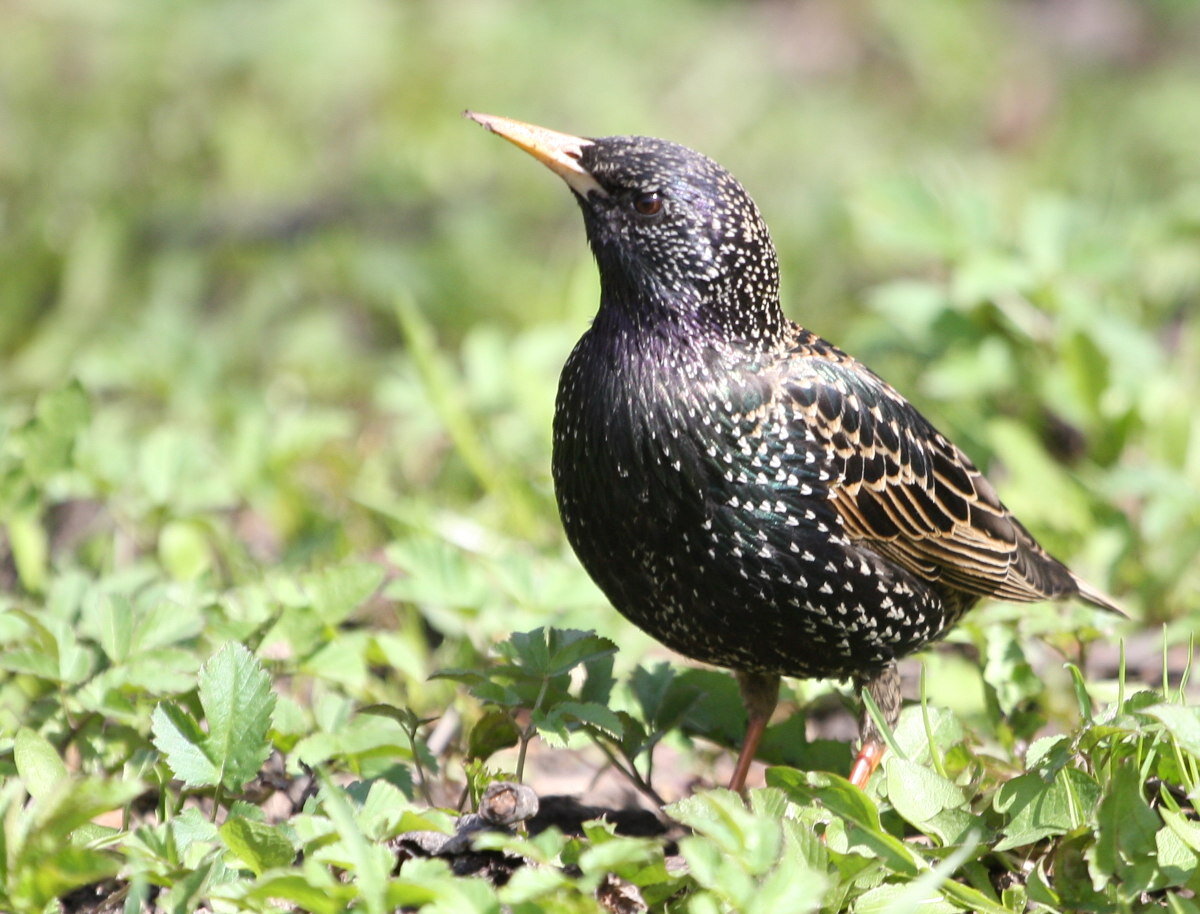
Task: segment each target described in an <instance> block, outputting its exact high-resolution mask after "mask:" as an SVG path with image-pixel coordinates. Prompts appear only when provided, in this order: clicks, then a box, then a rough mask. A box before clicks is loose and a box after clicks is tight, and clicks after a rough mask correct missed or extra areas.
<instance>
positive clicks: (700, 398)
mask: <svg viewBox="0 0 1200 914" xmlns="http://www.w3.org/2000/svg"><path fill="white" fill-rule="evenodd" d="M466 116H467V117H469V118H471V119H472V120H474V121H477V122H478V123H479V124H482V125H483V126H484V127H486V128H487V129H489V130H491V131H493V132H495V133H498V134H499V135H500V136H502V137H504V138H505V139H507V140H510V141H511V142H513V143H514V144H516V145H517V146H519V147H520V148H521V149H523V150H525V151H526V152H528V153H530V154H531V155H533V156H534V157H535V158H537V159H538V160H539V161H541V162H542V163H543V164H545V165H547V166H549V168H550V169H551V170H552V171H554V172H555V173H556V174H558V176H559V177H561V178H562V179H563V180H565V181H566V183H567V185H568V186H569V187H570V189H571V190H572V191H573V193H574V195H575V198H576V200H577V202H578V203H579V207H580V209H581V210H582V211H583V221H584V226H585V227H586V229H587V238H588V242H589V243H590V245H591V248H592V252H593V253H594V255H595V258H596V262H597V265H598V267H599V270H600V307H599V310H598V312H597V314H596V317H595V320H594V321H593V322H592V325H591V327H590V328H589V329H588V330H587V332H586V333H584V335H583V337H582V338H581V339H580V340H579V342H578V344H577V345H576V346H575V349H574V351H573V352H572V353H571V356H570V358H569V359H568V360H567V363H566V366H565V367H564V368H563V372H562V377H561V379H560V381H559V387H558V398H557V402H556V406H555V413H554V458H553V475H554V488H555V493H556V496H557V500H558V507H559V512H560V514H561V515H562V522H563V526H564V527H565V529H566V533H567V538H568V539H569V540H570V543H571V545H572V547H573V548H574V549H575V552H576V554H577V555H578V556H579V560H580V561H581V562H582V563H583V566H584V568H585V569H587V571H588V573H589V574H590V575H591V576H592V578H593V579H594V580H595V581H596V583H597V584H598V585H599V586H600V589H601V590H602V591H603V592H604V593H605V595H606V596H607V597H608V599H609V600H610V601H611V602H612V604H613V606H615V607H616V608H617V609H618V610H619V611H620V612H621V613H622V614H624V615H625V616H626V617H627V618H628V619H630V620H631V621H632V622H634V623H635V624H636V625H638V626H639V627H640V628H642V629H643V630H645V631H646V632H648V633H649V634H651V635H652V636H654V637H655V638H657V639H658V640H659V641H661V642H663V643H664V644H666V645H667V646H668V647H670V648H672V649H673V650H675V651H678V652H679V653H681V654H684V655H686V656H688V657H691V658H694V659H696V660H700V661H704V662H706V663H711V664H715V665H717V666H722V667H726V668H729V669H732V670H734V671H735V673H736V675H737V679H738V682H739V684H740V686H741V690H742V696H743V698H744V700H745V702H746V707H747V712H748V715H749V722H748V725H747V729H746V737H745V740H744V742H743V746H742V751H741V755H740V756H739V758H738V763H737V766H736V767H735V769H734V775H733V779H732V782H731V784H730V787H731V788H733V789H734V790H740V789H742V787H743V786H744V784H745V778H746V773H747V770H748V769H749V766H750V762H751V761H752V759H753V758H754V753H755V751H756V749H757V746H758V742H759V739H760V738H761V736H762V733H763V730H764V729H765V727H766V724H767V721H768V719H769V718H770V716H771V713H772V711H773V710H774V708H775V703H776V700H777V697H778V692H779V677H780V676H799V677H822V678H824V677H831V678H846V677H849V678H851V679H852V680H853V681H854V682H855V683H856V684H857V685H859V686H860V687H862V686H865V688H866V689H867V691H868V692H869V693H870V694H871V696H872V697H873V698H874V700H875V702H876V704H877V705H878V707H879V708H880V710H881V711H882V712H883V717H884V719H885V720H886V721H887V722H888V724H889V725H894V724H895V722H896V719H897V716H898V715H899V710H900V691H899V677H898V675H897V672H896V660H897V659H898V658H900V657H904V656H905V655H907V654H910V653H912V652H913V651H915V650H917V649H918V648H920V647H922V646H923V645H925V644H928V643H929V642H931V641H933V640H935V639H937V638H939V637H941V636H942V635H943V634H944V633H945V632H946V630H947V629H948V628H950V627H951V626H952V625H954V624H955V622H956V621H957V620H958V619H959V618H960V617H961V616H962V614H963V613H964V612H966V611H967V609H969V608H970V607H971V606H972V605H973V604H974V603H976V602H977V601H978V600H979V599H980V598H982V597H995V598H998V599H1003V600H1012V601H1018V602H1026V601H1034V600H1042V599H1055V598H1067V597H1077V598H1079V599H1081V600H1083V601H1085V602H1087V603H1090V604H1092V605H1094V606H1097V607H1100V608H1103V609H1106V610H1112V611H1115V612H1120V610H1118V609H1117V607H1116V606H1114V605H1113V603H1112V602H1111V601H1110V600H1109V598H1107V597H1106V596H1105V595H1104V594H1102V593H1101V592H1099V591H1098V590H1096V589H1094V588H1093V587H1091V586H1089V585H1088V584H1086V583H1085V582H1084V581H1082V580H1081V579H1079V578H1078V577H1076V576H1075V575H1074V574H1073V573H1072V572H1071V571H1070V570H1068V569H1067V568H1066V566H1064V565H1063V564H1062V563H1061V562H1059V561H1057V560H1056V559H1054V558H1052V557H1051V556H1050V555H1049V554H1047V552H1046V551H1045V550H1044V549H1043V548H1042V547H1041V546H1040V545H1038V543H1037V541H1036V540H1035V539H1034V538H1033V537H1032V536H1031V535H1030V533H1029V531H1027V530H1026V529H1025V528H1024V527H1023V526H1022V525H1021V523H1020V522H1019V521H1018V520H1017V519H1016V518H1015V517H1013V515H1012V514H1011V513H1010V512H1009V511H1008V509H1007V508H1005V507H1004V505H1003V504H1002V503H1001V501H1000V499H999V498H998V497H997V496H996V492H995V490H994V489H993V488H992V486H991V485H990V484H989V483H988V481H987V480H986V479H985V478H984V477H983V476H982V475H981V474H980V472H979V471H978V470H977V469H976V468H975V465H974V464H973V463H972V462H971V461H970V459H969V458H968V457H967V456H966V455H965V454H963V452H962V451H960V450H959V449H958V448H957V447H956V446H955V445H954V444H953V443H951V442H950V441H949V440H948V439H947V438H946V437H945V436H944V435H942V434H940V433H939V432H938V431H937V430H936V429H935V428H934V427H933V426H932V425H931V424H930V423H929V422H928V421H927V420H926V419H925V417H924V416H922V415H921V414H920V413H919V412H917V410H916V408H914V407H913V406H912V404H910V403H909V402H908V401H907V400H906V399H904V397H902V396H901V395H900V394H899V393H897V392H896V391H895V390H894V389H893V388H892V387H891V386H890V385H888V384H887V383H886V382H885V381H883V380H882V379H881V378H880V377H879V376H878V375H876V374H875V373H874V372H872V371H871V370H870V369H868V368H867V367H866V366H864V365H863V364H861V363H860V362H858V361H856V360H855V359H854V358H853V357H851V356H849V355H847V354H846V353H844V352H842V351H841V350H840V349H838V348H837V347H835V346H833V345H832V344H831V343H828V342H826V341H825V340H824V339H822V338H821V337H819V336H817V335H815V334H813V333H811V332H810V331H808V330H805V329H804V328H803V327H801V326H799V325H797V324H795V323H793V322H792V321H790V320H788V319H787V318H786V317H784V314H783V311H782V310H781V308H780V302H779V270H778V261H777V259H776V255H775V248H774V245H773V244H772V242H771V238H770V235H769V233H768V231H767V226H766V224H765V223H764V222H763V219H762V216H761V215H759V211H758V207H757V206H755V204H754V201H753V200H751V199H750V197H749V195H748V194H747V193H746V191H745V190H744V189H743V188H742V186H741V184H739V183H738V182H737V180H736V179H735V178H734V177H733V176H732V175H730V174H729V172H727V171H726V170H725V169H723V168H722V167H721V166H719V165H718V164H716V163H715V162H713V161H712V160H711V159H708V158H706V157H705V156H703V155H701V154H699V153H697V152H694V151H693V150H691V149H687V148H685V147H683V146H679V145H677V144H675V143H671V142H667V141H665V140H659V139H653V138H650V137H641V136H610V137H601V138H598V139H586V138H583V137H576V136H570V135H567V134H562V133H557V132H555V131H552V130H546V129H544V128H542V127H535V126H532V125H530V124H524V123H521V122H519V121H514V120H510V119H508V118H503V117H495V116H492V115H485V114H475V113H472V112H467V115H466ZM861 731H862V747H861V749H860V751H859V753H858V756H857V758H856V759H855V762H854V765H853V767H852V768H851V780H852V781H853V782H854V783H856V784H857V785H858V786H860V787H862V786H864V785H865V784H866V782H867V779H868V778H869V777H870V775H871V773H872V772H873V771H874V769H875V767H876V766H877V765H878V763H879V760H880V758H881V757H882V754H883V742H882V740H881V738H880V734H879V733H878V732H877V730H876V728H875V727H874V725H873V724H872V722H871V719H870V718H869V717H868V716H867V715H863V719H862V726H861Z"/></svg>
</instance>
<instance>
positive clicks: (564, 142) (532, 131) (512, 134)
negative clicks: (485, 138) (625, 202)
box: [463, 111, 608, 198]
mask: <svg viewBox="0 0 1200 914" xmlns="http://www.w3.org/2000/svg"><path fill="white" fill-rule="evenodd" d="M463 117H467V118H470V119H471V120H473V121H474V122H475V123H477V124H480V125H481V126H483V127H486V128H487V129H488V130H490V131H492V133H495V134H499V135H500V136H502V137H504V138H505V139H506V140H508V141H509V142H510V143H512V144H513V145H514V146H518V147H520V148H521V149H523V150H525V151H526V152H527V153H529V154H530V155H531V156H533V157H534V158H535V159H537V160H538V161H539V162H541V163H542V164H543V165H545V166H546V167H547V168H549V169H550V170H551V171H552V172H554V173H555V174H556V175H558V176H559V177H560V178H562V179H563V180H564V181H566V182H567V185H568V186H569V187H570V188H571V190H573V191H575V193H577V194H579V195H580V196H581V197H584V198H586V197H587V195H588V194H591V193H596V194H599V195H600V196H602V197H607V196H608V192H607V191H606V190H605V189H604V188H603V187H601V186H600V182H599V181H597V180H596V179H595V178H593V177H592V175H591V173H590V172H588V171H587V170H586V169H584V167H583V166H582V165H580V164H579V157H580V156H581V155H582V154H583V149H584V147H585V146H591V145H592V141H591V140H588V139H585V138H584V137H579V136H571V135H570V134H569V133H559V132H558V131H557V130H547V129H546V128H545V127H537V126H534V125H533V124H526V123H524V122H522V121H514V120H513V119H512V118H508V117H498V116H497V115H494V114H478V113H476V112H474V111H464V112H463Z"/></svg>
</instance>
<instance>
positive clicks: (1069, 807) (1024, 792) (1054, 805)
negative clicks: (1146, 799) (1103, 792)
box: [992, 768, 1100, 851]
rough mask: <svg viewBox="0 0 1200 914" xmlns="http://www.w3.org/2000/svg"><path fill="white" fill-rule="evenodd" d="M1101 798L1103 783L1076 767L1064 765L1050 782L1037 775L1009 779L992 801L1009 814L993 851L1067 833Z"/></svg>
mask: <svg viewBox="0 0 1200 914" xmlns="http://www.w3.org/2000/svg"><path fill="white" fill-rule="evenodd" d="M1099 801H1100V786H1099V785H1098V784H1097V783H1096V782H1095V781H1094V780H1092V778H1090V777H1088V775H1086V774H1084V773H1083V772H1082V771H1079V770H1077V769H1075V768H1064V769H1062V770H1061V771H1059V772H1058V774H1057V775H1055V777H1054V779H1053V780H1052V781H1050V782H1049V783H1047V782H1046V781H1044V780H1042V778H1040V777H1038V775H1036V774H1024V775H1021V776H1020V777H1016V778H1013V779H1012V780H1011V781H1008V782H1006V783H1005V784H1003V785H1002V786H1001V787H1000V790H999V791H997V793H996V796H995V798H994V799H993V801H992V806H993V808H994V809H995V810H996V812H998V813H1001V814H1002V815H1007V816H1008V817H1009V820H1008V822H1007V824H1006V825H1005V826H1004V829H1003V833H1004V837H1003V838H1002V839H1001V840H1000V842H999V843H998V844H997V845H995V847H994V848H993V849H994V850H998V851H1000V850H1009V849H1011V848H1014V847H1023V846H1025V845H1027V844H1034V843H1036V842H1038V841H1041V840H1042V839H1043V838H1046V837H1049V836H1051V835H1064V834H1066V833H1067V832H1069V831H1071V830H1072V829H1075V828H1078V827H1079V826H1081V825H1083V824H1084V823H1085V822H1086V821H1087V820H1088V818H1089V816H1090V814H1091V811H1092V810H1093V809H1095V807H1096V804H1097V803H1098V802H1099Z"/></svg>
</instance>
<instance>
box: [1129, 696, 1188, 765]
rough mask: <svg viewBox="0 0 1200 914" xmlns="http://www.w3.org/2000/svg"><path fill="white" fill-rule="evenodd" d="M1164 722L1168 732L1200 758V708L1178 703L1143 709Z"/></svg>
mask: <svg viewBox="0 0 1200 914" xmlns="http://www.w3.org/2000/svg"><path fill="white" fill-rule="evenodd" d="M1142 713H1143V714H1149V715H1150V716H1151V717H1153V718H1155V719H1157V720H1159V721H1161V722H1162V724H1163V726H1164V727H1166V728H1167V732H1168V733H1170V734H1171V736H1172V737H1173V738H1174V739H1175V742H1177V743H1178V744H1179V748H1181V749H1183V750H1184V751H1185V752H1188V753H1190V754H1192V755H1194V756H1195V757H1196V758H1197V759H1200V708H1196V707H1189V706H1187V705H1177V704H1157V705H1153V706H1151V707H1149V708H1146V709H1145V710H1143V711H1142Z"/></svg>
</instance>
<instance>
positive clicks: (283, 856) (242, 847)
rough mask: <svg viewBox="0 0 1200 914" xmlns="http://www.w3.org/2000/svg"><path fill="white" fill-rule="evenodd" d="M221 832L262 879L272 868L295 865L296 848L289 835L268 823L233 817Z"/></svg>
mask: <svg viewBox="0 0 1200 914" xmlns="http://www.w3.org/2000/svg"><path fill="white" fill-rule="evenodd" d="M219 832H220V835H221V840H222V841H223V842H224V843H225V846H226V847H227V848H229V850H230V851H231V852H232V853H233V854H234V855H235V856H236V857H237V858H238V859H240V860H241V861H242V862H243V863H245V864H246V865H247V866H248V867H250V869H252V870H253V871H254V873H255V874H256V875H259V876H261V875H262V874H263V872H264V871H266V870H268V869H271V868H272V867H277V866H285V865H286V864H288V863H291V862H292V861H293V860H294V859H295V857H296V849H295V848H294V847H292V843H291V841H289V840H288V839H287V836H286V835H284V833H283V832H282V831H281V830H280V829H279V828H277V827H275V826H274V825H268V824H267V823H265V822H256V821H254V820H252V819H247V818H244V817H242V816H230V817H229V818H228V819H226V820H225V823H224V824H223V825H222V826H221V827H220V829H219Z"/></svg>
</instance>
